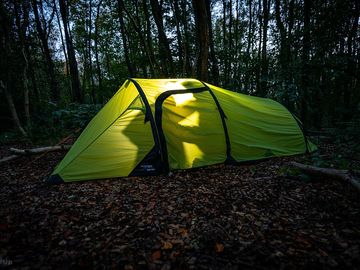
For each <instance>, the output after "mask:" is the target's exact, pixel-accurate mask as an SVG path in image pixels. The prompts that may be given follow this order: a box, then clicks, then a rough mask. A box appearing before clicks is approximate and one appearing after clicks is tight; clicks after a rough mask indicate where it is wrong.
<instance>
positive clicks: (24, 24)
mask: <svg viewBox="0 0 360 270" xmlns="http://www.w3.org/2000/svg"><path fill="white" fill-rule="evenodd" d="M14 9H15V20H16V25H17V30H18V35H19V39H20V45H21V55H22V58H23V61H24V63H23V70H22V83H23V91H24V114H25V121H26V130H27V131H28V132H30V130H31V118H30V99H29V87H28V76H27V74H28V68H29V62H28V55H29V53H26V52H28V48H27V38H26V31H27V28H28V25H29V9H28V6H27V5H26V3H23V4H22V14H23V20H22V21H21V18H20V14H19V12H20V11H19V9H20V6H19V4H18V2H16V1H14Z"/></svg>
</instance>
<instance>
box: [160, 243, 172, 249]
mask: <svg viewBox="0 0 360 270" xmlns="http://www.w3.org/2000/svg"><path fill="white" fill-rule="evenodd" d="M162 248H163V249H172V248H173V244H171V243H170V242H163V246H162Z"/></svg>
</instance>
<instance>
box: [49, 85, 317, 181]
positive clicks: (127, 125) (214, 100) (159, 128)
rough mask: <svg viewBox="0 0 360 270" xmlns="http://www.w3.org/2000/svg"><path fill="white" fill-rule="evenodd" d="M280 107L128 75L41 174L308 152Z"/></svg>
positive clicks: (153, 169)
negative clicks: (65, 150)
mask: <svg viewBox="0 0 360 270" xmlns="http://www.w3.org/2000/svg"><path fill="white" fill-rule="evenodd" d="M314 150H316V146H315V145H314V144H312V143H311V142H310V141H309V140H307V138H306V137H305V135H304V133H303V132H302V128H301V123H300V121H299V120H298V119H297V118H296V117H295V116H294V115H292V114H291V113H290V112H289V111H288V110H287V109H286V108H285V107H284V106H282V105H281V104H279V103H277V102H275V101H273V100H271V99H266V98H259V97H253V96H248V95H244V94H239V93H235V92H232V91H228V90H224V89H222V88H220V87H217V86H214V85H211V84H208V83H204V82H201V81H199V80H195V79H128V80H127V81H126V82H125V83H124V84H123V85H122V86H121V87H120V89H119V90H118V91H117V92H116V94H115V95H114V96H113V97H112V98H111V99H110V100H109V101H108V102H107V103H106V105H105V106H104V107H103V108H102V109H101V110H100V111H99V112H98V114H97V115H96V116H95V117H94V118H93V119H92V120H91V122H90V123H89V124H88V126H87V127H86V128H85V129H84V131H83V132H82V134H81V135H80V136H79V138H78V139H77V141H76V142H75V143H74V145H73V146H72V148H71V149H70V150H69V152H68V153H67V155H66V156H65V157H64V159H63V160H62V161H61V162H60V163H59V164H58V166H57V167H56V169H55V171H54V172H53V174H52V175H51V176H50V177H49V178H48V181H49V182H51V183H59V182H72V181H83V180H91V179H104V178H113V177H125V176H138V175H154V174H160V173H164V172H168V171H169V170H174V169H188V168H195V167H201V166H206V165H211V164H218V163H224V162H225V163H237V162H243V161H251V160H259V159H264V158H269V157H279V156H288V155H295V154H302V153H305V152H312V151H314Z"/></svg>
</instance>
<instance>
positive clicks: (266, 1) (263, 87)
mask: <svg viewBox="0 0 360 270" xmlns="http://www.w3.org/2000/svg"><path fill="white" fill-rule="evenodd" d="M270 1H271V0H263V28H262V48H261V82H260V92H259V95H260V96H262V97H264V96H266V94H267V81H268V69H269V60H268V58H267V47H266V46H267V31H268V24H269V7H270Z"/></svg>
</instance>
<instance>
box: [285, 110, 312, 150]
mask: <svg viewBox="0 0 360 270" xmlns="http://www.w3.org/2000/svg"><path fill="white" fill-rule="evenodd" d="M288 111H289V112H290V113H291V115H292V117H293V118H294V119H295V121H296V123H297V124H298V126H299V128H300V130H301V132H302V134H303V136H304V142H305V147H306V154H309V153H310V150H309V142H308V138H307V136H306V134H305V130H304V125H303V124H302V123H301V121H300V119H299V118H297V116H296V115H295V114H293V113H292V112H291V111H290V110H288Z"/></svg>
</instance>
